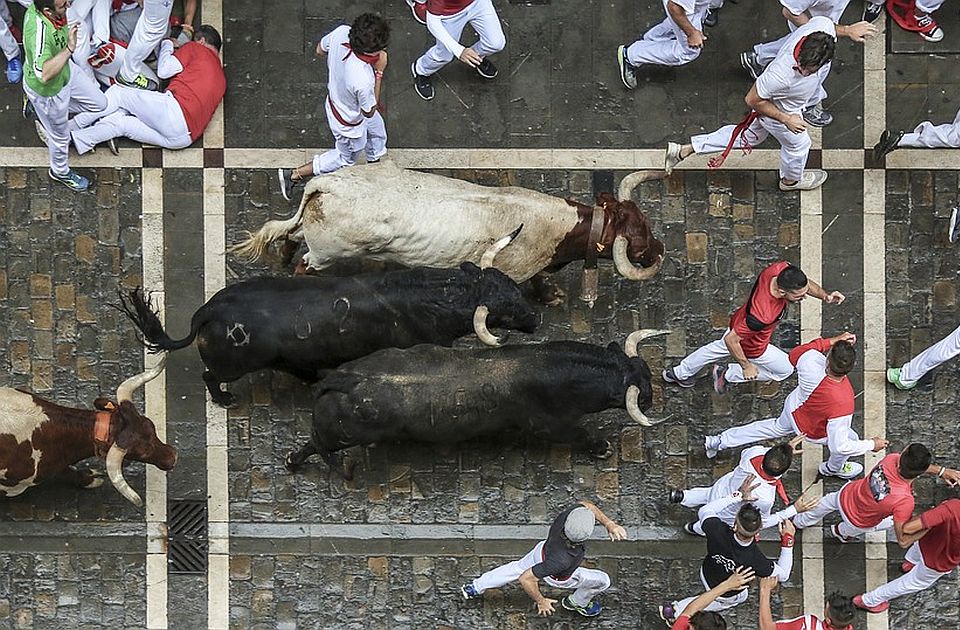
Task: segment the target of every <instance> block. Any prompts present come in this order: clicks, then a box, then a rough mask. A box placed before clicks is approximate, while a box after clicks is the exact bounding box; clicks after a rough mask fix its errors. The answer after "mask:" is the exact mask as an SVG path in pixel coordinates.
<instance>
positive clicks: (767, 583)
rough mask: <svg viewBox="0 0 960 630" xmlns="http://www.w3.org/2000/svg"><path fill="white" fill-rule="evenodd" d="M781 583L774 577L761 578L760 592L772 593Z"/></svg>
mask: <svg viewBox="0 0 960 630" xmlns="http://www.w3.org/2000/svg"><path fill="white" fill-rule="evenodd" d="M779 583H780V581H779V580H777V578H775V577H774V576H772V575H768V576H767V577H765V578H760V591H761V592H763V593H772V592H773V591H775V590H776V589H777V585H778V584H779Z"/></svg>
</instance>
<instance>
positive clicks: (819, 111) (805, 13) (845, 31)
mask: <svg viewBox="0 0 960 630" xmlns="http://www.w3.org/2000/svg"><path fill="white" fill-rule="evenodd" d="M849 3H850V0H780V4H782V5H783V17H785V18H786V19H787V27H788V28H789V29H790V33H792V32H793V31H795V30H797V28H799V27H800V26H803V25H804V24H806V23H807V22H809V21H810V18H813V17H818V16H823V17H826V18H829V19H830V21H831V22H833V23H834V24H836V25H837V37H849V38H850V39H852V40H853V41H855V42H860V43H863V42H864V41H866V38H867V37H872V36H874V35H876V33H877V28H876V27H875V26H873V25H872V24H870V23H869V22H858V23H856V24H852V25H850V26H844V25H842V24H840V23H839V22H840V16H842V15H843V11H844V10H845V9H846V8H847V5H848V4H849ZM790 33H787V34H786V35H784V36H783V37H781V38H780V39H778V40H775V41H772V42H767V43H765V44H757V45H756V46H754V47H753V50H752V51H747V52H744V53H740V65H742V66H743V69H744V70H746V71H747V72H749V73H750V76H752V77H753V78H754V79H756V78H757V77H759V76H760V74H762V73H763V69H764V68H765V67H766V66H767V65H768V64H769V63H770V62H771V61H773V60H774V58H775V57H776V56H777V53H778V52H779V51H780V48H782V47H783V45H784V44H785V43H786V41H787V39H788V38H789V37H790ZM823 72H824V74H829V73H830V64H827V65H826V66H825V67H824V68H823ZM826 97H827V92H826V90H824V88H823V85H822V84H821V86H820V89H819V90H818V92H817V93H816V94H815V95H814V96H813V98H812V99H811V102H810V103H808V104H807V106H806V107H805V108H804V110H803V119H804V120H805V121H807V123H808V124H810V125H811V126H813V127H825V126H827V125H829V124H830V123H831V122H833V115H832V114H830V113H829V112H826V111H824V109H823V104H822V101H823V99H825V98H826Z"/></svg>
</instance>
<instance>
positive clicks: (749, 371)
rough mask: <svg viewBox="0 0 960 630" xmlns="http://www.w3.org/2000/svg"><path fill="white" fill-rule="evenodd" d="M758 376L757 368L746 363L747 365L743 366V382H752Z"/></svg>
mask: <svg viewBox="0 0 960 630" xmlns="http://www.w3.org/2000/svg"><path fill="white" fill-rule="evenodd" d="M758 376H760V370H758V369H757V366H755V365H754V364H753V363H750V362H749V361H748V362H747V364H746V365H745V366H743V379H744V380H745V381H754V380H756V379H757V377H758Z"/></svg>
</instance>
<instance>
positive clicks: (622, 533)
mask: <svg viewBox="0 0 960 630" xmlns="http://www.w3.org/2000/svg"><path fill="white" fill-rule="evenodd" d="M579 503H580V505H582V506H583V507H585V508H587V509H588V510H590V511H591V512H593V516H594V518H596V519H597V522H598V523H600V524H601V525H603V527H604V529H606V530H607V533H608V534H610V540H626V538H627V531H626V530H625V529H623V527H621V526H620V525H618V524H617V522H616V521H614V520H613V519H612V518H610V517H609V516H607V515H606V514H604V513H603V510H601V509H600V508H598V507H597V506H596V505H595V504H593V503H591V502H590V501H586V500H583V501H580V502H579Z"/></svg>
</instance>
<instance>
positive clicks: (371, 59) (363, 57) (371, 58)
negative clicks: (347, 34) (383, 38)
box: [343, 42, 380, 66]
mask: <svg viewBox="0 0 960 630" xmlns="http://www.w3.org/2000/svg"><path fill="white" fill-rule="evenodd" d="M343 47H344V48H346V49H347V54H346V55H344V56H343V61H346V60H347V57H349V56H350V55H351V54H353V55H356V57H357V59H359V60H360V61H362V62H364V63H369V64H370V65H371V66H372V65H373V64H375V63H377V60H379V59H380V53H377V54H375V55H368V54H367V53H358V52H357V51H355V50H354V49H353V48H351V47H350V44H348V43H346V42H344V44H343Z"/></svg>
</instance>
